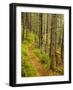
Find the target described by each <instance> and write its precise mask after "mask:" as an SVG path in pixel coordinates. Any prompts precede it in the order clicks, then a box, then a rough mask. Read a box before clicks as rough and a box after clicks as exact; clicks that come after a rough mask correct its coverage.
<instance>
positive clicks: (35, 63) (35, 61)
mask: <svg viewBox="0 0 73 90" xmlns="http://www.w3.org/2000/svg"><path fill="white" fill-rule="evenodd" d="M28 57H29V58H30V60H31V63H32V64H33V66H34V67H35V68H36V70H37V72H38V74H39V76H48V75H49V73H48V71H47V70H46V69H45V68H44V67H43V65H42V64H41V63H40V62H39V58H38V57H37V56H36V55H35V54H34V52H33V48H32V46H31V45H29V46H28Z"/></svg>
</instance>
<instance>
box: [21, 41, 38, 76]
mask: <svg viewBox="0 0 73 90" xmlns="http://www.w3.org/2000/svg"><path fill="white" fill-rule="evenodd" d="M21 67H22V69H21V72H22V76H26V77H29V76H36V75H37V72H36V69H35V68H34V66H33V65H32V63H31V62H30V59H29V58H28V46H27V44H25V42H24V43H22V66H21Z"/></svg>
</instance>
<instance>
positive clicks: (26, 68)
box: [21, 12, 64, 77]
mask: <svg viewBox="0 0 73 90" xmlns="http://www.w3.org/2000/svg"><path fill="white" fill-rule="evenodd" d="M21 25H22V27H21V30H22V33H21V36H22V42H21V43H22V46H21V48H22V49H21V54H22V57H21V58H22V65H21V75H22V77H31V76H57V75H64V15H63V14H49V13H24V12H22V14H21Z"/></svg>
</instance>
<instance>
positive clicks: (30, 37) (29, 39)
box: [27, 33, 34, 44]
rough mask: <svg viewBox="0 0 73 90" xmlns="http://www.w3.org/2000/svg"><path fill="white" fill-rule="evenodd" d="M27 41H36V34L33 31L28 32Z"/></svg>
mask: <svg viewBox="0 0 73 90" xmlns="http://www.w3.org/2000/svg"><path fill="white" fill-rule="evenodd" d="M27 41H28V42H29V43H31V44H32V43H33V42H34V34H33V33H29V34H28V37H27Z"/></svg>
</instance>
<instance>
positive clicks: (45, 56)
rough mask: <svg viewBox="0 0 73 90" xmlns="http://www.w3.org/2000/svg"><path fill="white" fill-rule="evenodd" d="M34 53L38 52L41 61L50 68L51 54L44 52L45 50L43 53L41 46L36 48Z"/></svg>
mask: <svg viewBox="0 0 73 90" xmlns="http://www.w3.org/2000/svg"><path fill="white" fill-rule="evenodd" d="M34 53H35V54H36V56H37V57H39V60H40V62H41V63H42V64H44V66H45V68H46V69H49V68H50V64H51V60H50V58H49V55H48V54H46V53H44V52H42V53H41V50H40V49H39V48H36V49H35V50H34Z"/></svg>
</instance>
